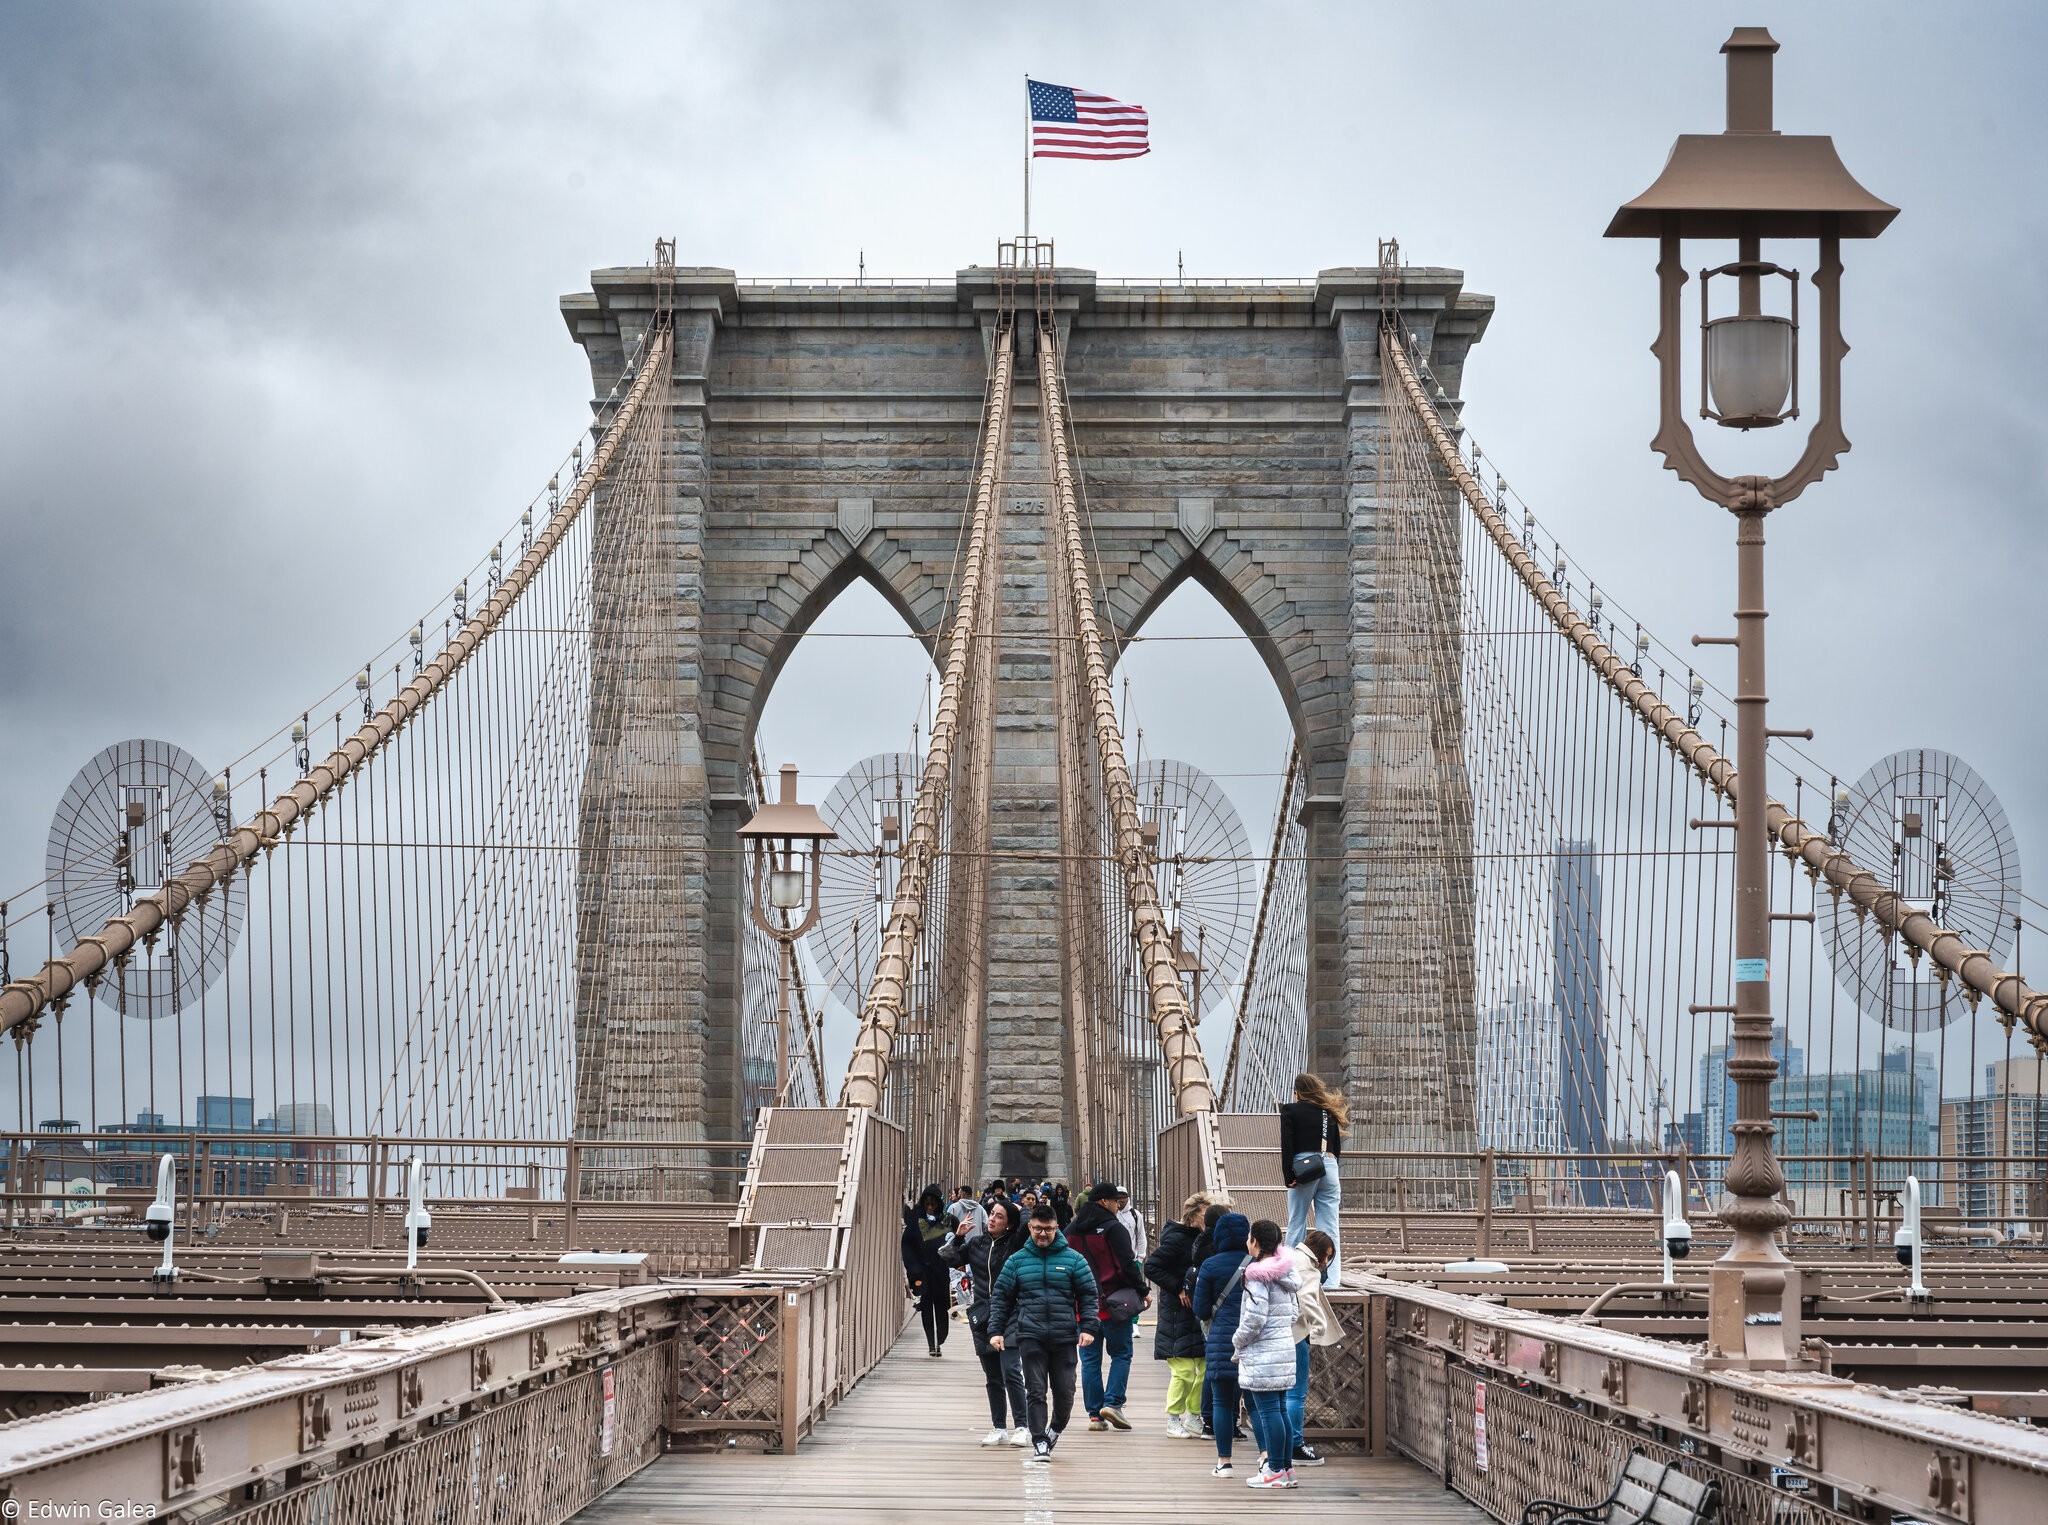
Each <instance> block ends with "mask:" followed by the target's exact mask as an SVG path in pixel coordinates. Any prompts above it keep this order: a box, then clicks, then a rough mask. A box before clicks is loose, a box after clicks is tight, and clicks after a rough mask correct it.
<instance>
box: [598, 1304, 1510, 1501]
mask: <svg viewBox="0 0 2048 1525" xmlns="http://www.w3.org/2000/svg"><path fill="white" fill-rule="evenodd" d="M1150 1335H1151V1330H1150V1327H1149V1326H1147V1327H1146V1328H1145V1329H1144V1331H1143V1332H1142V1333H1141V1335H1140V1337H1139V1340H1138V1348H1137V1354H1136V1357H1135V1359H1133V1361H1132V1362H1131V1394H1130V1402H1129V1404H1128V1405H1127V1406H1126V1412H1127V1413H1128V1414H1129V1415H1130V1417H1131V1421H1132V1423H1133V1424H1134V1425H1135V1426H1136V1428H1135V1429H1134V1430H1132V1431H1131V1432H1130V1433H1128V1434H1124V1433H1120V1432H1117V1431H1114V1430H1112V1431H1109V1432H1107V1433H1105V1434H1101V1435H1092V1434H1090V1433H1089V1432H1088V1430H1087V1428H1086V1425H1085V1420H1084V1419H1083V1416H1082V1413H1081V1407H1080V1398H1079V1394H1078V1393H1077V1394H1076V1396H1075V1405H1074V1421H1075V1428H1074V1429H1073V1430H1072V1431H1071V1432H1070V1433H1069V1434H1067V1435H1066V1436H1064V1437H1063V1438H1062V1439H1061V1441H1060V1448H1059V1451H1058V1453H1057V1455H1056V1457H1055V1459H1054V1460H1053V1462H1052V1464H1051V1465H1050V1466H1045V1467H1039V1466H1026V1465H1024V1463H1023V1456H1024V1454H1025V1453H1024V1452H1023V1451H1021V1450H1016V1449H1013V1448H1011V1447H1008V1446H1004V1447H1001V1448H991V1449H989V1450H983V1449H982V1448H981V1445H980V1440H981V1437H982V1436H983V1435H984V1434H986V1433H987V1431H988V1406H987V1400H986V1398H985V1396H984V1394H983V1389H982V1384H981V1366H980V1364H979V1363H978V1362H977V1361H976V1360H975V1359H974V1346H973V1344H972V1342H971V1341H970V1339H969V1338H968V1335H967V1332H966V1330H965V1328H964V1327H963V1326H961V1325H959V1324H957V1323H956V1324H955V1325H954V1326H953V1336H952V1338H951V1339H949V1340H948V1341H947V1342H946V1354H945V1356H944V1357H943V1358H942V1359H940V1360H937V1361H934V1360H932V1359H931V1358H930V1357H929V1356H927V1355H926V1354H925V1353H924V1339H923V1336H922V1335H921V1334H920V1333H919V1332H918V1330H917V1328H916V1326H915V1325H912V1326H911V1329H910V1332H909V1333H908V1334H906V1335H905V1336H904V1338H903V1339H901V1340H900V1341H898V1342H897V1345H896V1348H895V1349H894V1350H893V1351H891V1352H890V1354H889V1355H888V1357H887V1358H886V1359H885V1360H884V1361H883V1362H882V1363H881V1365H880V1366H878V1367H876V1369H875V1370H874V1371H873V1372H872V1373H871V1374H870V1375H869V1376H868V1378H867V1380H866V1381H864V1382H862V1383H861V1384H860V1386H858V1387H857V1388H855V1389H854V1391H853V1393H852V1394H851V1395H850V1396H849V1397H848V1398H847V1400H846V1402H844V1403H842V1404H841V1405H840V1406H839V1407H838V1408H836V1409H834V1410H833V1411H832V1412H831V1413H830V1414H829V1415H827V1416H826V1418H825V1420H824V1421H823V1423H821V1424H820V1425H819V1426H818V1429H817V1432H816V1433H815V1434H814V1435H812V1436H811V1437H810V1439H808V1440H806V1441H805V1442H804V1443H803V1445H802V1446H801V1447H800V1448H799V1450H798V1453H797V1454H796V1455H795V1456H777V1455H763V1454H761V1453H759V1452H752V1451H749V1452H738V1451H735V1452H726V1453H722V1454H719V1453H704V1454H682V1455H676V1456H666V1457H663V1458H661V1459H660V1460H659V1461H656V1462H655V1463H654V1464H653V1465H652V1466H650V1467H648V1468H647V1469H646V1470H645V1471H643V1472H641V1473H640V1474H639V1476H637V1477H635V1478H633V1479H632V1480H631V1481H630V1482H628V1483H626V1484H625V1485H624V1486H622V1487H620V1488H617V1489H615V1490H614V1491H613V1492H612V1493H611V1494H609V1495H607V1496H606V1497H605V1498H604V1499H602V1500H600V1501H599V1502H598V1503H596V1504H593V1505H592V1506H591V1507H590V1508H588V1509H586V1510H584V1511H583V1512H582V1513H581V1514H579V1515H577V1516H576V1519H577V1521H578V1522H579V1525H686V1522H687V1525H698V1522H705V1525H710V1522H721V1525H722V1522H729V1521H737V1522H751V1521H769V1522H773V1521H778V1520H821V1521H829V1522H832V1525H880V1522H883V1521H917V1520H924V1519H931V1518H947V1519H957V1520H972V1521H973V1522H974V1525H1084V1522H1101V1525H1112V1522H1113V1525H1136V1522H1140V1521H1163V1522H1175V1521H1183V1520H1210V1519H1217V1520H1220V1519H1231V1518H1237V1517H1239V1516H1240V1515H1241V1514H1242V1512H1243V1511H1247V1510H1249V1511H1252V1512H1253V1513H1254V1514H1255V1515H1257V1516H1259V1517H1265V1516H1268V1515H1270V1516H1272V1517H1274V1518H1278V1519H1289V1520H1296V1519H1299V1520H1307V1519H1316V1520H1321V1521H1325V1522H1332V1521H1338V1520H1371V1521H1375V1522H1380V1525H1479V1522H1484V1521H1486V1520H1487V1519H1488V1516H1486V1515H1485V1514H1484V1513H1482V1512H1481V1511H1480V1510H1479V1509H1478V1508H1476V1507H1475V1506H1473V1505H1472V1504H1469V1503H1467V1502H1466V1501H1465V1500H1464V1499H1462V1498H1460V1497H1458V1496H1457V1495H1456V1494H1454V1493H1448V1492H1446V1491H1445V1490H1444V1488H1443V1485H1442V1484H1441V1483H1439V1482H1438V1481H1437V1480H1436V1479H1435V1478H1434V1477H1432V1476H1430V1475H1429V1474H1428V1473H1427V1472H1425V1471H1423V1470H1422V1469H1421V1468H1420V1467H1417V1466H1414V1465H1413V1464H1411V1463H1409V1462H1406V1461H1399V1460H1385V1461H1380V1460H1368V1459H1366V1458H1363V1457H1354V1456H1333V1457H1331V1458H1330V1460H1329V1461H1328V1463H1326V1464H1325V1465H1324V1466H1321V1467H1315V1468H1303V1469H1302V1471H1301V1474H1300V1476H1301V1480H1302V1482H1301V1486H1300V1487H1299V1488H1297V1489H1295V1490H1293V1491H1292V1492H1281V1491H1266V1490H1262V1489H1251V1488H1247V1487H1246V1486H1245V1485H1244V1478H1245V1477H1246V1475H1247V1471H1248V1468H1249V1467H1250V1466H1253V1465H1256V1462H1257V1457H1258V1452H1257V1448H1256V1447H1253V1446H1250V1444H1249V1442H1239V1444H1238V1447H1237V1456H1236V1461H1237V1466H1238V1472H1237V1475H1236V1476H1235V1477H1234V1478H1228V1479H1226V1478H1217V1477H1211V1476H1210V1475H1209V1468H1210V1466H1211V1465H1212V1464H1213V1463H1214V1461H1215V1454H1214V1452H1213V1451H1212V1450H1211V1448H1210V1447H1209V1446H1207V1445H1204V1444H1202V1443H1201V1442H1198V1441H1191V1440H1169V1439H1167V1438H1166V1436H1165V1434H1164V1433H1163V1426H1164V1424H1165V1417H1164V1413H1163V1410H1164V1406H1165V1401H1166V1363H1165V1362H1163V1361H1157V1360H1154V1359H1153V1357H1152V1344H1151V1338H1150Z"/></svg>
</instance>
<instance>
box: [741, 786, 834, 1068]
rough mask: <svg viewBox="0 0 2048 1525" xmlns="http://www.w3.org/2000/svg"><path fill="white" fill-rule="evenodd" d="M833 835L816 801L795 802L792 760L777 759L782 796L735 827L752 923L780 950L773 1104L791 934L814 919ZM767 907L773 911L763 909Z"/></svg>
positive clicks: (785, 1035) (783, 1041) (781, 1062)
mask: <svg viewBox="0 0 2048 1525" xmlns="http://www.w3.org/2000/svg"><path fill="white" fill-rule="evenodd" d="M838 835H839V833H838V832H836V831H834V830H833V829H832V828H831V827H830V826H827V825H826V824H825V821H824V817H822V816H820V815H819V814H818V811H817V807H816V806H814V805H800V804H798V803H797V798H796V764H795V763H784V764H783V765H782V797H781V798H780V799H778V800H774V801H771V802H769V803H767V804H764V805H763V806H762V807H761V808H760V809H759V810H757V811H755V812H754V818H753V819H752V820H750V821H748V822H747V824H746V825H744V826H742V827H741V828H740V836H741V837H742V838H743V839H745V840H746V841H748V842H751V843H752V844H753V849H754V885H753V893H752V895H751V896H749V897H748V902H747V904H748V908H749V909H750V910H751V911H752V912H753V917H754V924H755V925H756V926H758V927H759V928H760V929H761V930H762V931H764V932H766V933H767V934H768V935H769V936H770V937H772V938H774V939H775V941H776V943H777V945H778V946H779V947H780V949H781V954H782V957H781V979H780V983H779V987H778V993H777V997H776V1011H775V1099H776V1101H777V1103H778V1104H779V1103H780V1102H781V1100H782V1097H783V1093H784V1092H785V1091H787V1090H788V1088H789V982H790V979H791V976H792V975H793V973H794V971H795V963H796V940H797V939H798V938H799V937H802V936H803V935H804V933H806V932H808V931H810V930H811V928H812V927H815V926H816V925H817V924H818V912H819V909H820V906H819V896H818V885H819V879H820V876H821V875H822V874H823V872H824V865H825V844H826V843H827V842H830V841H832V840H833V839H834V838H836V837H837V836H838ZM771 908H772V909H773V910H774V912H775V914H774V915H773V916H770V915H769V914H768V913H769V911H770V909H771ZM792 911H801V912H802V913H803V917H802V919H801V920H800V921H797V922H796V923H794V924H792V923H791V921H790V919H789V913H790V912H792ZM821 1078H822V1077H821Z"/></svg>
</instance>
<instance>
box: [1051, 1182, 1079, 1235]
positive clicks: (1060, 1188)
mask: <svg viewBox="0 0 2048 1525" xmlns="http://www.w3.org/2000/svg"><path fill="white" fill-rule="evenodd" d="M1052 1210H1053V1214H1054V1216H1055V1217H1057V1218H1058V1219H1059V1220H1060V1232H1061V1233H1062V1234H1064V1233H1065V1232H1066V1231H1067V1225H1068V1224H1069V1223H1072V1222H1073V1221H1074V1198H1073V1194H1072V1193H1071V1192H1069V1191H1068V1190H1067V1183H1066V1182H1065V1181H1061V1182H1059V1183H1058V1184H1057V1185H1055V1186H1054V1187H1053V1189H1052Z"/></svg>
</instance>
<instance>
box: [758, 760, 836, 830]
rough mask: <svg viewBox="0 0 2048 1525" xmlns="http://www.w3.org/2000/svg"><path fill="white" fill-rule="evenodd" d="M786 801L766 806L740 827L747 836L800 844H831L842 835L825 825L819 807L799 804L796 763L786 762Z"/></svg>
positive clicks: (783, 791) (774, 802)
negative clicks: (780, 839)
mask: <svg viewBox="0 0 2048 1525" xmlns="http://www.w3.org/2000/svg"><path fill="white" fill-rule="evenodd" d="M781 773H782V798H780V799H778V800H773V801H771V802H769V803H768V804H765V805H763V806H762V807H761V808H760V809H759V810H757V811H755V812H754V817H753V819H752V820H750V821H748V822H747V824H746V825H744V826H742V827H741V828H740V835H741V836H743V837H748V838H753V837H776V838H782V837H788V838H792V839H795V840H798V841H810V842H829V841H832V840H833V839H835V838H836V837H838V835H839V833H838V832H836V831H834V830H833V829H832V828H831V827H830V826H827V825H826V824H825V818H824V817H823V816H821V815H819V814H818V807H817V806H816V805H802V804H799V803H797V797H796V764H795V763H784V764H783V765H782V768H781Z"/></svg>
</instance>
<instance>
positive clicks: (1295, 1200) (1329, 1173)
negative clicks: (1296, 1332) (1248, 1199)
mask: <svg viewBox="0 0 2048 1525" xmlns="http://www.w3.org/2000/svg"><path fill="white" fill-rule="evenodd" d="M1343 1202H1344V1189H1343V1187H1342V1186H1340V1185H1339V1184H1338V1182H1337V1157H1336V1156H1335V1155H1334V1154H1326V1155H1324V1156H1323V1173H1322V1174H1321V1175H1319V1176H1317V1177H1316V1178H1315V1179H1314V1180H1313V1181H1306V1182H1304V1183H1303V1184H1301V1185H1300V1186H1290V1187H1288V1188H1287V1242H1288V1243H1289V1244H1300V1243H1301V1236H1302V1235H1303V1234H1306V1233H1307V1232H1308V1210H1309V1208H1310V1207H1314V1208H1315V1210H1316V1227H1317V1228H1319V1229H1321V1230H1322V1231H1323V1232H1324V1233H1326V1234H1328V1235H1329V1236H1330V1243H1332V1244H1334V1245H1336V1246H1337V1253H1336V1254H1335V1255H1333V1256H1332V1257H1331V1258H1330V1265H1329V1269H1327V1270H1326V1271H1324V1272H1323V1285H1324V1286H1326V1287H1334V1286H1336V1285H1337V1284H1338V1283H1339V1281H1340V1280H1341V1275H1340V1269H1341V1267H1342V1266H1343V1264H1344V1243H1343V1241H1342V1240H1341V1239H1339V1238H1338V1237H1337V1213H1338V1209H1339V1208H1341V1207H1342V1206H1343Z"/></svg>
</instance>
